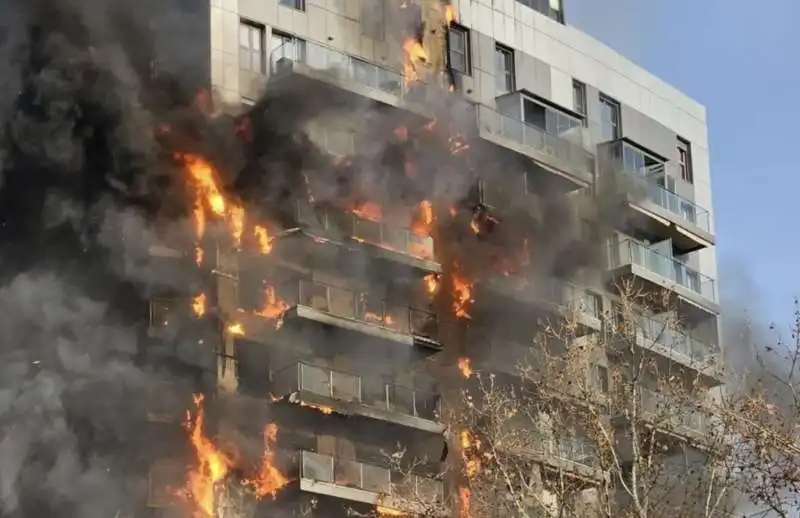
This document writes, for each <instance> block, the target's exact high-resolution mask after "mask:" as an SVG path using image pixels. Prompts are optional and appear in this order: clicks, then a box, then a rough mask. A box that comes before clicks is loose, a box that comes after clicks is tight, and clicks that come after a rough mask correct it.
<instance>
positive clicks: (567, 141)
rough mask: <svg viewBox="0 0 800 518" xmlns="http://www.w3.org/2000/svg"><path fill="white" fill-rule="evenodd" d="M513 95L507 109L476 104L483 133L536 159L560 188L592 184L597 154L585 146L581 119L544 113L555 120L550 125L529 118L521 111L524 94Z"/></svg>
mask: <svg viewBox="0 0 800 518" xmlns="http://www.w3.org/2000/svg"><path fill="white" fill-rule="evenodd" d="M510 96H514V97H513V98H511V97H509V101H510V103H507V104H509V107H508V110H504V112H505V113H501V112H499V111H495V110H493V109H491V108H489V107H487V106H482V105H477V106H476V107H475V111H476V114H477V119H478V132H479V135H480V137H481V138H483V139H485V140H487V141H489V142H491V143H493V144H495V145H498V146H501V147H504V148H507V149H511V150H513V151H515V152H517V153H519V154H521V155H523V156H525V157H528V158H530V159H532V160H534V161H535V162H536V163H537V164H538V165H540V166H541V169H542V170H541V173H542V175H547V173H549V175H547V178H548V180H549V182H550V183H551V184H555V185H556V186H557V187H558V189H559V190H562V191H572V190H575V189H580V188H582V187H586V186H588V185H591V184H593V183H594V162H595V160H594V155H592V154H591V153H590V152H589V151H587V150H586V149H584V147H583V137H582V130H583V128H582V126H581V122H580V120H577V119H574V120H573V119H571V118H569V117H568V116H566V115H563V114H558V116H556V115H553V116H552V117H551V116H549V115H548V116H545V117H546V119H547V120H548V121H551V120H552V123H551V124H550V125H549V126H551V127H548V125H547V124H544V123H542V124H538V123H536V122H533V121H526V120H524V118H523V117H522V116H521V115H520V113H522V109H523V108H522V106H523V105H522V103H523V102H524V101H523V100H522V97H521V96H520V95H519V94H510ZM498 103H500V100H498ZM551 111H553V112H554V110H551ZM543 120H544V119H543Z"/></svg>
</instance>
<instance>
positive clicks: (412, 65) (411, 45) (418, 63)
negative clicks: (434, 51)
mask: <svg viewBox="0 0 800 518" xmlns="http://www.w3.org/2000/svg"><path fill="white" fill-rule="evenodd" d="M403 53H404V54H405V58H404V59H403V77H404V78H405V82H406V86H409V84H411V83H414V82H416V81H419V80H420V76H419V69H421V68H422V67H423V66H424V64H425V63H427V62H428V53H427V52H425V47H423V46H422V44H421V43H420V42H419V41H417V39H416V38H407V39H406V41H405V42H403Z"/></svg>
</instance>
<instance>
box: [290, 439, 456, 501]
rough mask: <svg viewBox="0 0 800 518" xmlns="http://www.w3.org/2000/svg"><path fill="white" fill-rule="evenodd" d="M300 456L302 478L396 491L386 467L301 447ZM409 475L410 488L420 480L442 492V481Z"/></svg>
mask: <svg viewBox="0 0 800 518" xmlns="http://www.w3.org/2000/svg"><path fill="white" fill-rule="evenodd" d="M300 459H301V461H300V473H301V476H302V477H303V478H311V479H313V480H316V481H319V482H328V483H332V484H338V485H346V486H351V487H356V488H359V489H363V490H365V491H370V492H374V493H380V494H382V495H397V493H398V491H397V486H398V484H393V482H392V471H391V470H390V469H388V468H384V467H382V466H377V465H375V464H368V463H365V462H360V461H357V460H347V459H341V458H337V457H334V456H331V455H325V454H321V453H314V452H309V451H305V450H303V451H301V452H300ZM337 475H338V476H337ZM409 479H410V481H411V482H412V486H413V487H414V489H418V488H419V486H420V484H424V485H428V486H429V487H436V490H435V493H436V494H437V496H438V495H443V494H444V488H443V486H442V483H441V482H440V481H438V480H434V479H431V478H428V477H422V476H420V475H416V474H411V475H409V476H408V477H407V478H406V481H409Z"/></svg>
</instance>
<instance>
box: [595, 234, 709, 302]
mask: <svg viewBox="0 0 800 518" xmlns="http://www.w3.org/2000/svg"><path fill="white" fill-rule="evenodd" d="M610 259H611V262H612V267H613V268H616V267H619V266H622V265H625V264H636V265H638V266H641V267H643V268H646V269H647V270H650V271H651V272H653V273H656V274H658V275H660V276H662V277H665V278H666V279H668V280H670V281H672V282H674V283H675V284H678V285H680V286H683V287H684V288H687V289H688V290H690V291H693V292H695V293H697V294H698V295H701V296H703V297H705V298H706V299H708V300H710V301H712V302H716V300H717V294H716V290H715V281H714V279H712V278H711V277H709V276H707V275H704V274H702V273H700V272H698V271H697V270H695V269H693V268H690V267H689V266H687V265H686V264H684V263H682V262H681V261H678V260H677V259H675V258H673V257H670V256H667V255H664V254H661V253H660V252H658V251H656V250H654V249H652V248H649V247H647V246H645V245H643V244H642V243H639V242H637V241H634V240H632V239H623V240H621V241H619V242H618V246H617V250H616V254H614V253H612V254H611V257H610Z"/></svg>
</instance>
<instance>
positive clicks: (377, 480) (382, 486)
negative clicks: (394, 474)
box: [362, 464, 392, 495]
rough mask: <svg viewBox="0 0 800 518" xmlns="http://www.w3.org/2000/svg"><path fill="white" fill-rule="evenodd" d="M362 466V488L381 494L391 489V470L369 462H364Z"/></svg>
mask: <svg viewBox="0 0 800 518" xmlns="http://www.w3.org/2000/svg"><path fill="white" fill-rule="evenodd" d="M363 467H364V468H363V473H364V479H363V486H362V487H363V489H365V490H367V491H372V492H375V493H380V494H383V495H385V494H388V493H390V492H391V491H392V483H391V472H390V471H389V470H388V469H386V468H382V467H380V466H374V465H371V464H364V465H363Z"/></svg>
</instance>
